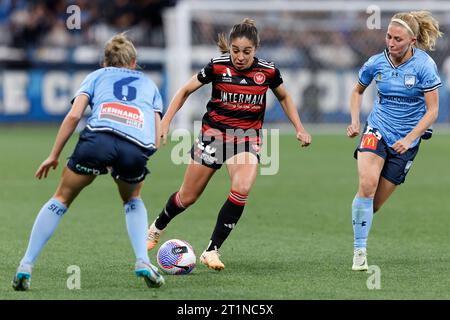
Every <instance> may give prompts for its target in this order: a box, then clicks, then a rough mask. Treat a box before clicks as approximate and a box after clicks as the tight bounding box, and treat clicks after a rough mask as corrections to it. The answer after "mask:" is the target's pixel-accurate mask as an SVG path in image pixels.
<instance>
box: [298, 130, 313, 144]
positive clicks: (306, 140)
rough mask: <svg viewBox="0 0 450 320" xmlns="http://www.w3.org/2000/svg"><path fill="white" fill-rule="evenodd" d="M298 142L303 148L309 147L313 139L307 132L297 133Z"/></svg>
mask: <svg viewBox="0 0 450 320" xmlns="http://www.w3.org/2000/svg"><path fill="white" fill-rule="evenodd" d="M297 140H298V141H300V142H301V146H302V147H307V146H309V145H310V144H311V141H312V138H311V135H310V134H309V133H308V132H306V131H303V132H297Z"/></svg>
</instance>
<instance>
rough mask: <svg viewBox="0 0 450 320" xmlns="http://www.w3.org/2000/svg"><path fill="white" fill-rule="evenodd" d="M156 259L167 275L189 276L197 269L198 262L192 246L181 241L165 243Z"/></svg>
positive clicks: (172, 240)
mask: <svg viewBox="0 0 450 320" xmlns="http://www.w3.org/2000/svg"><path fill="white" fill-rule="evenodd" d="M156 258H157V260H158V264H159V266H160V267H161V269H162V270H163V271H164V272H165V273H167V274H188V273H190V272H191V271H192V270H193V269H194V268H195V264H196V260H197V259H196V256H195V252H194V249H193V248H192V246H191V245H190V244H189V243H187V242H186V241H184V240H179V239H171V240H168V241H166V242H164V243H163V244H162V245H161V247H160V248H159V250H158V253H157V255H156Z"/></svg>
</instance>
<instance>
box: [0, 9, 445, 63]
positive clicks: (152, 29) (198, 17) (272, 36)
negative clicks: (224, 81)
mask: <svg viewBox="0 0 450 320" xmlns="http://www.w3.org/2000/svg"><path fill="white" fill-rule="evenodd" d="M177 1H179V2H181V1H183V0H96V1H92V0H0V62H1V61H4V60H5V57H6V59H8V58H9V57H13V56H14V57H19V59H20V57H21V56H20V55H21V54H23V56H24V57H26V58H27V59H29V60H31V61H36V60H39V57H45V58H47V59H49V58H52V57H55V61H56V60H57V59H59V61H67V57H69V60H70V59H72V58H73V57H81V58H82V59H84V58H86V59H87V60H89V59H91V60H90V61H94V60H96V59H97V57H94V59H92V57H93V56H94V54H93V53H90V52H89V51H86V50H84V51H83V50H80V47H83V48H86V47H92V48H93V49H92V52H95V54H96V53H97V52H98V48H99V47H101V46H103V44H104V43H105V41H106V40H108V39H109V38H111V37H112V36H113V35H114V34H116V33H118V32H121V31H124V30H127V31H128V32H129V33H130V35H131V38H132V39H133V41H134V43H135V44H136V45H137V46H139V47H149V48H156V49H159V57H160V59H163V58H164V53H161V52H163V51H164V48H166V41H167V37H166V36H165V34H164V30H165V29H164V18H163V15H164V10H165V9H166V8H168V7H173V6H175V5H176V3H177ZM211 1H215V0H211ZM257 3H258V1H256V0H255V4H257ZM72 5H76V6H77V7H76V8H79V13H80V21H79V22H80V26H81V27H80V28H75V29H70V28H68V26H67V21H68V18H69V17H70V15H71V13H72V11H69V12H68V8H70V6H72ZM449 15H450V13H445V14H444V13H441V15H440V16H439V15H438V16H437V18H438V20H439V21H440V22H441V29H442V31H444V33H445V34H446V35H447V34H448V32H450V29H449V25H450V16H449ZM245 16H250V17H252V18H254V19H255V20H256V23H257V26H258V29H259V31H260V37H261V45H262V46H261V49H260V52H259V55H260V56H262V57H267V59H269V60H271V59H273V60H275V61H277V62H278V64H279V65H280V64H281V66H282V65H283V64H285V65H288V66H290V67H308V68H310V69H320V68H326V69H348V68H356V67H358V66H360V65H361V64H362V63H363V62H364V61H365V60H366V59H367V58H368V57H369V56H371V55H373V54H375V53H377V52H379V51H381V50H380V49H382V48H383V46H384V35H385V30H384V29H383V28H385V27H386V26H387V24H388V22H389V19H390V17H391V16H392V12H385V13H383V16H382V21H381V24H380V26H381V29H378V30H374V29H370V28H368V27H367V26H366V22H367V17H368V15H367V13H366V12H359V13H357V12H354V11H351V10H350V11H340V12H333V11H328V12H325V11H324V12H298V11H289V12H271V11H259V12H258V11H255V12H253V13H252V12H247V11H245V12H240V13H239V12H238V11H234V12H233V11H232V10H231V11H230V12H227V11H223V12H221V14H220V15H217V14H215V13H213V12H207V11H201V10H200V11H199V12H193V18H192V32H191V34H192V39H191V40H192V41H191V42H192V44H193V46H195V47H197V48H199V50H197V51H196V52H195V53H194V54H193V56H194V57H193V59H194V64H195V58H196V57H197V58H198V60H199V61H200V62H201V63H203V62H204V61H205V59H207V58H210V57H211V55H212V56H214V55H216V54H217V53H218V52H217V50H216V49H215V48H214V44H215V42H216V40H217V34H218V33H221V32H225V33H227V32H228V31H229V30H230V28H231V26H232V25H233V24H234V23H237V22H239V21H241V20H242V18H243V17H245ZM169 23H170V22H169ZM448 39H449V38H448V37H444V38H443V39H440V40H439V41H438V46H437V51H436V54H433V58H434V59H435V61H436V63H437V64H438V66H441V65H442V64H443V63H444V60H445V59H446V58H447V57H448V54H447V52H449V51H450V50H449V49H450V45H449V40H448ZM2 48H8V51H5V50H3V51H2ZM11 48H13V49H16V50H18V51H11ZM39 48H41V49H39ZM42 48H45V49H46V50H44V49H42ZM49 48H50V49H49ZM58 48H60V49H61V50H65V51H64V52H61V54H60V55H58V51H57V50H58ZM67 49H74V50H72V51H71V52H72V53H67ZM75 49H76V50H78V51H77V53H76V54H74V53H73V51H75ZM20 50H22V51H20ZM49 50H50V51H51V53H49ZM69 51H70V50H69ZM36 52H37V53H36ZM79 52H81V54H78V53H79ZM146 56H152V57H156V56H158V53H157V54H155V51H152V54H151V55H149V54H147V55H146ZM82 59H81V60H82ZM75 60H76V59H75ZM70 61H74V60H70ZM76 61H77V60H76Z"/></svg>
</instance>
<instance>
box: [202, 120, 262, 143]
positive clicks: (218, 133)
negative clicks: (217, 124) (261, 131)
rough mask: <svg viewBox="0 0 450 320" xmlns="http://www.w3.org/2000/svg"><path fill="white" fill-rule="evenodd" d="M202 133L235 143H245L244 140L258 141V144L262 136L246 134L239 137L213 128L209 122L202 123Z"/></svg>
mask: <svg viewBox="0 0 450 320" xmlns="http://www.w3.org/2000/svg"><path fill="white" fill-rule="evenodd" d="M202 134H204V135H207V136H210V137H214V139H217V140H222V141H224V142H227V143H228V142H233V143H244V142H247V141H248V142H251V143H256V144H257V145H261V137H259V136H244V137H237V136H234V135H230V134H227V133H226V132H223V131H221V130H219V129H215V128H211V127H210V126H208V125H207V124H203V125H202Z"/></svg>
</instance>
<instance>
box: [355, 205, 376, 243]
mask: <svg viewBox="0 0 450 320" xmlns="http://www.w3.org/2000/svg"><path fill="white" fill-rule="evenodd" d="M372 219H373V198H361V197H358V196H356V197H355V199H353V203H352V220H353V221H352V222H353V234H354V238H355V242H354V247H355V249H356V248H366V246H367V237H368V236H369V231H370V227H371V226H372Z"/></svg>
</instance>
